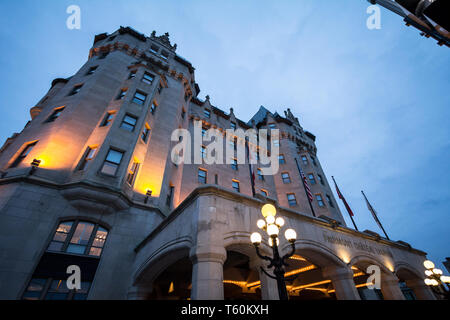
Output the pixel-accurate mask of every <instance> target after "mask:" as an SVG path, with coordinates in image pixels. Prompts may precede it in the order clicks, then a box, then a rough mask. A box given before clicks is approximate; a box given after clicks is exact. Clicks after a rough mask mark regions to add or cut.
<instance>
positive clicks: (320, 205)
mask: <svg viewBox="0 0 450 320" xmlns="http://www.w3.org/2000/svg"><path fill="white" fill-rule="evenodd" d="M316 200H317V204H318V205H319V207H321V208H323V207H325V203H324V202H323V199H322V196H321V195H320V194H316Z"/></svg>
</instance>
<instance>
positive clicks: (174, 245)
mask: <svg viewBox="0 0 450 320" xmlns="http://www.w3.org/2000/svg"><path fill="white" fill-rule="evenodd" d="M194 71H195V69H194V67H193V66H192V65H191V63H190V62H188V61H187V60H185V59H184V58H182V57H181V56H179V55H178V54H177V53H176V45H172V44H171V43H170V40H169V35H168V34H164V35H162V36H157V35H156V33H155V32H153V33H152V34H151V36H150V37H146V36H145V35H142V34H140V33H138V32H136V31H135V30H133V29H131V28H129V27H127V28H124V27H121V28H120V29H119V30H117V31H116V32H114V33H112V34H100V35H97V36H96V37H95V40H94V44H93V47H92V49H91V50H90V54H89V59H88V61H87V62H86V63H85V64H84V65H83V66H82V67H81V68H80V70H79V71H78V72H77V73H76V74H75V75H73V76H72V77H70V78H68V79H55V81H53V83H52V86H51V89H50V90H49V92H48V93H47V94H46V95H45V96H44V97H43V98H42V100H41V101H39V103H38V104H37V105H36V106H35V107H33V108H32V109H31V110H30V114H31V118H32V120H31V121H30V122H29V123H28V124H27V125H26V126H25V128H24V129H23V130H22V132H20V133H19V134H14V135H13V136H12V137H11V138H9V139H8V140H7V141H6V143H5V144H4V146H3V147H2V148H1V150H0V169H1V175H0V177H1V178H0V237H1V239H2V241H1V247H0V256H1V259H0V299H22V298H26V299H44V298H45V299H86V298H87V299H145V298H169V299H170V298H179V299H181V298H187V297H191V298H192V299H224V298H225V299H229V298H233V296H234V294H239V295H240V296H239V297H241V298H242V297H247V298H249V299H255V298H262V299H277V298H278V292H277V289H276V283H275V282H274V281H273V280H272V279H270V278H269V277H267V276H266V275H265V274H264V273H263V272H261V269H260V268H261V267H264V263H262V262H261V261H260V260H259V259H258V258H257V257H256V254H255V252H254V248H253V247H252V246H251V245H250V241H249V236H250V234H251V233H252V232H254V231H256V221H257V220H258V219H259V217H260V208H261V207H262V205H263V204H264V203H267V202H271V203H274V204H275V205H276V206H277V209H278V213H279V214H280V215H281V216H283V217H285V218H286V221H287V225H288V226H289V227H291V228H293V229H295V230H296V231H297V233H298V235H299V239H298V240H297V243H296V247H297V251H296V256H295V257H296V259H297V260H296V261H298V263H300V265H299V267H298V268H297V269H296V268H295V267H292V268H290V269H289V270H288V271H289V272H291V273H293V274H301V275H302V276H299V277H298V279H296V280H294V281H293V282H292V283H289V284H288V289H289V293H290V295H291V297H292V298H293V299H295V298H302V297H303V298H305V297H307V296H305V295H304V293H305V292H306V291H311V292H312V291H313V289H314V290H316V291H318V292H320V294H321V296H319V298H336V299H360V298H361V295H362V294H361V293H360V292H358V288H361V287H364V283H360V284H359V285H357V284H356V283H357V282H356V279H357V278H358V277H362V276H363V277H364V276H365V277H367V274H366V273H365V270H366V269H367V267H368V266H369V265H377V266H379V267H380V269H381V272H382V273H381V284H382V285H381V293H382V296H383V297H384V298H385V299H404V294H403V293H402V290H401V289H400V287H399V285H398V282H399V281H401V282H402V283H406V286H407V287H408V288H410V290H412V291H413V292H414V295H415V297H416V298H420V299H434V296H433V295H432V294H431V292H430V291H429V290H428V288H426V287H425V286H424V285H423V279H422V278H423V277H422V273H423V272H422V262H423V261H424V260H425V253H424V252H422V251H419V250H416V249H413V248H411V247H410V246H408V245H407V244H406V243H404V242H393V241H388V240H386V239H384V238H381V237H379V236H377V235H376V234H374V233H364V232H357V231H354V230H352V229H349V228H347V227H346V225H345V221H344V219H343V217H342V215H341V213H340V211H339V208H338V206H337V203H336V200H335V198H334V196H333V193H332V191H331V188H330V185H329V183H328V181H327V179H326V176H325V174H324V172H323V170H322V168H321V165H320V162H319V159H318V157H317V149H316V146H315V139H316V138H315V136H314V135H313V134H311V133H310V132H308V131H305V130H304V129H303V128H302V126H301V125H300V122H299V120H298V119H297V118H295V117H294V115H293V114H292V113H291V111H290V110H289V109H288V110H287V111H285V113H284V116H281V115H279V114H277V113H275V114H273V113H271V112H269V111H268V110H266V109H265V108H264V107H261V108H260V110H259V111H258V113H257V114H256V115H255V116H254V117H253V118H252V119H251V120H250V121H248V122H243V121H242V120H240V119H237V118H236V117H235V115H234V113H233V109H231V110H230V112H229V113H225V112H224V111H222V110H220V109H219V108H217V107H215V106H213V105H212V104H211V101H210V98H209V97H208V96H207V98H206V99H205V100H204V101H202V100H200V99H199V98H198V97H197V96H198V94H199V92H200V88H199V86H198V84H197V83H196V82H195V74H194ZM194 121H201V122H202V125H203V127H204V128H205V129H209V128H215V129H218V130H219V131H221V132H225V130H226V129H230V128H233V127H236V129H244V130H246V129H250V128H254V129H256V130H259V129H271V128H272V129H273V128H277V129H279V130H280V154H282V155H283V156H284V161H282V162H280V170H279V172H278V173H277V174H276V175H274V176H264V178H262V177H257V178H256V180H255V185H254V191H255V193H256V194H255V195H254V194H253V189H252V183H251V178H250V176H251V175H250V172H251V171H250V167H249V166H248V165H238V166H237V167H235V168H233V167H232V166H231V165H230V164H223V165H210V166H208V165H194V164H180V165H175V164H174V163H173V162H172V161H171V149H172V147H173V146H174V145H175V144H176V143H175V142H173V141H171V134H172V132H173V131H174V130H175V129H177V128H184V129H187V130H189V131H190V132H192V133H193V130H194V129H193V128H194ZM194 152H196V151H194ZM34 159H36V160H40V161H41V162H40V164H39V167H37V168H35V167H31V166H30V163H31V162H32V161H33V160H34ZM297 164H298V166H300V167H301V168H302V170H303V171H304V172H305V175H306V176H307V177H308V181H309V183H310V187H311V192H312V194H313V196H314V201H313V203H312V206H313V209H314V212H315V216H313V214H312V211H311V208H310V206H309V202H308V200H307V197H306V194H305V191H304V189H303V184H302V181H301V178H300V174H299V170H298V166H297ZM200 169H201V170H204V171H202V172H204V173H206V178H205V179H206V181H201V179H200V177H199V170H200ZM283 173H287V174H289V178H290V182H288V183H286V181H283V179H282V174H283ZM232 181H238V182H239V191H237V190H235V189H233V187H232ZM203 182H205V183H203ZM262 190H263V191H265V192H266V196H264V195H262V194H261V192H262ZM150 191H151V194H150ZM288 194H293V195H295V200H296V202H295V203H292V202H291V203H289V202H288V198H287V195H288ZM318 196H320V197H318ZM320 199H322V201H319V200H320ZM266 240H267V239H266ZM266 240H265V241H264V243H263V248H262V249H263V251H265V252H269V251H270V247H269V246H268V244H267V241H266ZM280 246H281V249H283V250H287V247H288V244H287V243H284V242H283V241H282V242H281V244H280ZM240 261H241V262H240ZM68 265H79V266H80V268H81V272H82V281H83V288H82V290H81V291H79V292H71V291H67V290H65V289H64V288H63V286H61V281H63V280H64V279H66V278H67V275H66V273H65V271H66V267H67V266H68ZM244 265H245V267H243V266H244ZM244 273H245V274H246V276H245V277H243V276H242V274H244ZM169 278H170V279H172V281H169V284H170V286H169V287H168V288H169V289H168V291H167V281H168V279H169ZM251 279H253V280H251ZM314 279H316V280H314ZM317 279H318V280H317ZM314 281H315V282H314ZM236 288H239V290H238V291H236ZM233 290H234V291H233ZM305 290H306V291H305ZM166 291H167V292H166ZM233 292H234V293H233ZM241 295H242V296H241ZM316 298H317V296H316Z"/></svg>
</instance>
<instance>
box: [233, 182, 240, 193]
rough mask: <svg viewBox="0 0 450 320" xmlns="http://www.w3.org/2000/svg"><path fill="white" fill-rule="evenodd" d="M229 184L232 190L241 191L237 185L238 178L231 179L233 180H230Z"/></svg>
mask: <svg viewBox="0 0 450 320" xmlns="http://www.w3.org/2000/svg"><path fill="white" fill-rule="evenodd" d="M231 185H232V187H233V189H234V191H236V192H241V189H240V187H239V181H238V180H233V182H232V184H231Z"/></svg>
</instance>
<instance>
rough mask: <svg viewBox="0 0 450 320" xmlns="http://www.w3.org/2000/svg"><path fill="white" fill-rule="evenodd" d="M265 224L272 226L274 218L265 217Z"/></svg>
mask: <svg viewBox="0 0 450 320" xmlns="http://www.w3.org/2000/svg"><path fill="white" fill-rule="evenodd" d="M266 221H267V224H274V223H275V217H274V216H267V217H266Z"/></svg>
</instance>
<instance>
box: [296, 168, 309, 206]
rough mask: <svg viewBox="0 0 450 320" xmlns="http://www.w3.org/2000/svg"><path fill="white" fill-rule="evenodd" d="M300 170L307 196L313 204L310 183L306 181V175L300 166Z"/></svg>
mask: <svg viewBox="0 0 450 320" xmlns="http://www.w3.org/2000/svg"><path fill="white" fill-rule="evenodd" d="M298 169H299V170H300V176H301V177H302V180H303V185H304V186H305V190H306V194H307V196H308V200H309V203H312V202H313V196H312V193H311V189H310V188H309V185H308V181H307V180H306V177H305V174H304V173H303V170H302V168H301V167H300V166H299V167H298Z"/></svg>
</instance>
